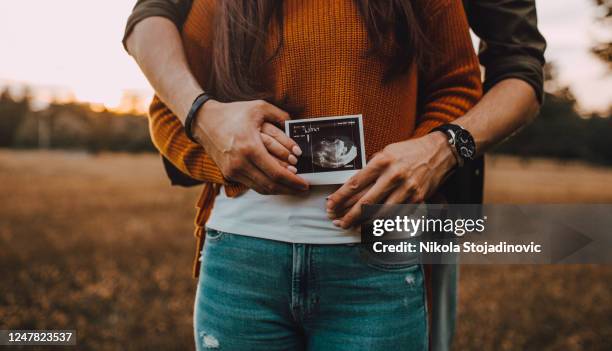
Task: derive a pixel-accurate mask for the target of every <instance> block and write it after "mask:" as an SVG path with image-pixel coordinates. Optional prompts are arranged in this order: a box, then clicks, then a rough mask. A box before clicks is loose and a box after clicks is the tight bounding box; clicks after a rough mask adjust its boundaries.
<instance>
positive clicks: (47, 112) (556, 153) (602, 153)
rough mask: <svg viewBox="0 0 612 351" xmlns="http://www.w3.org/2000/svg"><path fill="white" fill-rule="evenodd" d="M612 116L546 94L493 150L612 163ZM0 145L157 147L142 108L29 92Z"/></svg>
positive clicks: (9, 111) (4, 124)
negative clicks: (38, 105) (105, 106)
mask: <svg viewBox="0 0 612 351" xmlns="http://www.w3.org/2000/svg"><path fill="white" fill-rule="evenodd" d="M611 135H612V117H611V116H610V113H607V114H606V115H605V116H602V115H598V114H593V115H590V116H586V117H585V116H581V115H580V114H579V113H578V112H577V111H576V100H575V98H574V97H573V95H572V94H571V91H570V90H569V89H567V88H564V89H560V90H559V91H557V92H555V93H552V94H551V93H548V94H546V97H545V103H544V105H543V106H542V109H541V111H540V115H539V116H538V117H537V118H536V120H535V121H534V122H533V123H532V124H530V125H528V126H527V127H525V128H523V129H522V130H521V131H519V132H518V133H516V135H514V136H513V137H511V138H509V139H508V140H506V141H505V142H503V143H501V144H500V145H499V146H498V147H497V148H495V149H494V150H493V152H494V153H501V154H510V155H517V156H521V157H553V158H558V159H580V160H584V161H588V162H593V163H598V164H606V165H612V137H611ZM0 147H6V148H43V149H76V150H87V151H90V152H100V151H125V152H144V151H155V147H154V146H153V144H152V142H151V139H150V136H149V131H148V120H147V118H146V117H145V116H143V115H140V114H138V113H128V114H120V113H116V112H112V111H108V110H102V111H97V110H94V109H92V107H91V106H90V105H89V104H86V103H76V102H73V103H52V104H50V105H49V106H48V107H46V108H45V109H43V110H40V111H34V110H32V108H31V104H30V98H29V97H28V96H27V94H26V95H25V96H24V97H22V98H20V99H15V98H13V97H12V96H11V94H10V93H9V91H8V90H5V91H4V92H2V93H1V94H0Z"/></svg>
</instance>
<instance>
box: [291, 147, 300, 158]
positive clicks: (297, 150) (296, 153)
mask: <svg viewBox="0 0 612 351" xmlns="http://www.w3.org/2000/svg"><path fill="white" fill-rule="evenodd" d="M291 151H293V153H294V154H295V156H301V155H302V149H300V147H299V146H297V145H296V146H294V147H293V148H292V149H291Z"/></svg>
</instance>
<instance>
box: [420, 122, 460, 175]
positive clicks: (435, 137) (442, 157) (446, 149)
mask: <svg viewBox="0 0 612 351" xmlns="http://www.w3.org/2000/svg"><path fill="white" fill-rule="evenodd" d="M425 137H426V138H429V139H430V141H431V143H432V146H433V150H435V151H434V159H435V160H436V161H435V163H436V164H438V165H439V166H440V167H443V168H444V169H445V170H447V171H448V170H451V169H453V168H455V167H457V166H458V160H457V157H456V156H455V153H454V152H453V149H452V147H453V146H451V145H450V144H449V142H448V137H447V136H446V134H444V133H443V132H439V131H436V132H433V133H430V134H427V135H426V136H425Z"/></svg>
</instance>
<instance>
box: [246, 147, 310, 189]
mask: <svg viewBox="0 0 612 351" xmlns="http://www.w3.org/2000/svg"><path fill="white" fill-rule="evenodd" d="M250 159H251V162H252V163H253V164H254V165H255V166H256V167H257V168H258V169H259V170H261V171H262V172H263V173H264V174H265V175H266V176H267V177H268V178H270V180H272V181H274V182H275V183H279V184H283V185H286V186H288V187H290V188H293V189H295V190H298V191H304V190H307V189H308V183H307V182H306V181H305V180H304V179H302V178H300V177H299V176H297V175H295V174H294V173H293V172H291V171H290V170H288V169H287V168H284V167H281V166H280V165H279V163H278V160H276V159H275V158H274V157H273V156H272V155H271V154H270V153H269V152H268V151H267V150H266V149H265V147H264V146H263V143H261V147H260V148H257V149H256V151H255V152H254V153H253V154H252V156H251V158H250Z"/></svg>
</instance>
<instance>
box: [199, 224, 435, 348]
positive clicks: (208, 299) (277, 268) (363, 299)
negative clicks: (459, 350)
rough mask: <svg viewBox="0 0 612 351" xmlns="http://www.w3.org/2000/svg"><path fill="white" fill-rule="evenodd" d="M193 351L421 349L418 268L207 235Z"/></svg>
mask: <svg viewBox="0 0 612 351" xmlns="http://www.w3.org/2000/svg"><path fill="white" fill-rule="evenodd" d="M206 235H207V238H206V244H205V246H204V250H203V252H202V260H203V262H202V268H201V271H200V281H199V283H198V289H197V294H196V301H195V313H194V329H195V330H194V332H195V341H196V348H197V350H211V349H212V350H214V349H218V350H266V351H273V350H351V351H359V350H385V351H388V350H403V351H404V350H426V349H427V344H428V341H427V311H426V303H425V289H424V282H423V271H422V267H421V266H420V265H414V264H411V265H405V264H404V265H398V264H392V265H381V264H378V263H376V264H375V263H373V262H372V261H371V260H368V258H367V257H368V256H367V252H366V251H365V250H364V249H363V248H362V247H361V245H359V244H349V245H310V244H290V243H284V242H279V241H273V240H267V239H260V238H255V237H249V236H243V235H236V234H230V233H225V232H220V231H216V230H212V229H208V230H207V233H206Z"/></svg>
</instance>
